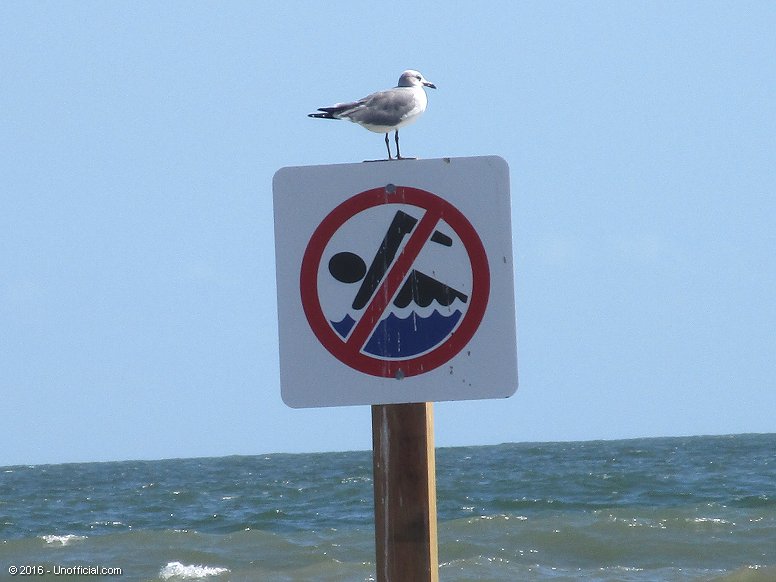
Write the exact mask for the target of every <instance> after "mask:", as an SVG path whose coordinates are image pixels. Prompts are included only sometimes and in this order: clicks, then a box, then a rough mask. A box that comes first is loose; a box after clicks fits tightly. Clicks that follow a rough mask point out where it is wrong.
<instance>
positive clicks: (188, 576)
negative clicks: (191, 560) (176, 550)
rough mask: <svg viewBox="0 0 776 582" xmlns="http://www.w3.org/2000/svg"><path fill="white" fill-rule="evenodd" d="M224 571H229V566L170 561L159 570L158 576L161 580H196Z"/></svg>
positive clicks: (217, 574)
mask: <svg viewBox="0 0 776 582" xmlns="http://www.w3.org/2000/svg"><path fill="white" fill-rule="evenodd" d="M226 572H229V568H218V567H216V566H203V565H198V566H196V565H189V566H187V565H185V564H181V563H180V562H170V563H169V564H167V565H166V566H165V567H164V568H162V569H161V570H159V578H161V579H162V580H170V579H171V578H176V579H178V580H198V579H200V578H207V577H208V576H219V575H221V574H224V573H226Z"/></svg>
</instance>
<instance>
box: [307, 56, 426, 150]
mask: <svg viewBox="0 0 776 582" xmlns="http://www.w3.org/2000/svg"><path fill="white" fill-rule="evenodd" d="M423 87H431V88H432V89H436V85H434V83H431V82H429V81H427V80H426V79H425V78H424V77H423V75H421V74H420V73H419V72H418V71H413V70H408V71H404V72H403V73H402V74H401V77H399V83H398V85H396V87H394V88H393V89H386V90H385V91H378V92H377V93H372V94H371V95H367V96H366V97H364V98H363V99H359V100H358V101H353V102H351V103H337V104H336V105H332V106H331V107H319V108H318V111H320V112H321V113H310V114H308V117H316V118H318V119H347V120H348V121H352V122H353V123H358V124H359V125H360V126H361V127H365V128H366V129H368V130H369V131H374V132H375V133H384V134H385V147H386V148H388V159H389V160H392V159H393V158H392V157H391V146H390V143H389V141H388V134H389V133H391V131H395V132H396V133H395V135H394V139H395V140H396V159H397V160H403V159H411V158H402V156H401V154H400V153H399V128H400V127H404V126H405V125H409V124H410V123H412V122H413V121H415V120H416V119H417V118H418V117H419V116H420V114H421V113H423V112H424V111H425V110H426V105H427V104H428V97H427V96H426V92H425V90H424V89H423Z"/></svg>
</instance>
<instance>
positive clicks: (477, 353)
mask: <svg viewBox="0 0 776 582" xmlns="http://www.w3.org/2000/svg"><path fill="white" fill-rule="evenodd" d="M273 194H274V212H275V253H276V266H277V292H278V319H279V339H280V383H281V394H282V397H283V400H284V401H285V402H286V403H287V404H288V405H289V406H292V407H297V408H305V407H323V406H346V405H359V404H361V405H366V404H369V405H371V406H372V443H373V459H374V494H375V542H376V570H377V580H378V581H380V582H407V581H420V582H436V581H437V580H438V578H439V574H438V568H439V566H438V557H437V525H436V475H435V461H434V435H433V410H432V404H431V403H432V402H435V401H444V400H472V399H483V398H507V397H509V396H511V395H512V394H514V392H515V390H516V389H517V345H516V333H515V308H514V288H513V277H514V266H513V263H512V233H511V223H510V218H511V207H510V206H511V204H510V194H509V169H508V167H507V164H506V162H505V161H504V160H503V159H501V158H499V157H496V156H482V157H474V158H442V159H435V160H417V161H404V162H377V163H372V164H342V165H332V166H306V167H296V168H283V169H281V170H279V171H278V172H277V173H276V174H275V177H274V179H273Z"/></svg>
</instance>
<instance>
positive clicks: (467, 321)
mask: <svg viewBox="0 0 776 582" xmlns="http://www.w3.org/2000/svg"><path fill="white" fill-rule="evenodd" d="M384 204H410V205H413V206H418V207H420V208H424V209H426V210H427V211H428V210H434V211H436V212H438V213H439V215H440V217H441V219H443V220H444V221H445V222H446V223H447V224H448V225H450V226H451V227H452V229H453V230H454V231H455V232H456V234H457V235H458V236H459V238H460V239H461V241H462V242H463V244H464V247H465V249H466V253H467V254H468V256H469V261H470V263H471V267H472V291H471V296H470V303H469V307H468V309H467V310H466V313H464V316H463V319H462V320H461V322H460V324H459V325H458V327H457V328H456V329H455V330H454V331H453V332H452V333H451V335H450V336H449V337H448V338H447V339H446V340H445V341H444V342H443V343H441V344H439V345H438V346H437V347H435V348H433V349H432V350H431V351H429V352H426V353H424V354H422V355H419V356H414V357H411V358H407V359H402V360H399V359H392V360H382V359H380V358H376V357H374V356H371V355H368V354H364V353H362V352H361V351H360V349H361V348H362V347H363V346H360V347H359V349H358V350H353V349H351V348H350V346H348V345H347V344H346V342H345V341H344V340H343V339H342V338H341V337H340V336H339V335H338V334H337V333H336V332H335V331H334V329H332V327H331V325H330V324H329V322H328V320H327V318H326V316H325V315H324V313H323V309H322V307H321V302H320V298H319V297H318V270H319V268H320V263H321V258H322V257H323V252H324V250H325V248H326V245H327V244H328V243H329V241H330V240H331V237H332V236H334V233H336V232H337V231H338V230H339V228H340V227H341V226H342V225H343V224H345V222H347V221H348V220H350V219H351V218H352V217H353V216H355V215H356V214H358V213H360V212H363V211H364V210H368V209H369V208H373V207H375V206H380V205H384ZM299 288H300V293H301V298H302V307H303V308H304V312H305V315H306V316H307V321H308V323H309V324H310V327H311V328H312V331H313V333H314V334H315V336H316V337H317V338H318V340H319V341H320V342H321V344H322V345H323V347H325V348H326V349H327V350H328V351H329V352H330V353H331V354H332V355H333V356H334V357H335V358H337V359H338V360H340V361H341V362H343V363H344V364H347V365H348V366H350V367H351V368H354V369H355V370H358V371H360V372H363V373H365V374H370V375H372V376H380V377H384V378H394V377H406V376H415V375H418V374H423V373H425V372H430V371H431V370H433V369H435V368H438V367H439V366H441V365H442V364H444V363H445V362H447V361H449V360H451V359H452V358H453V357H454V356H455V355H456V354H458V352H460V351H461V350H462V349H463V347H464V346H465V345H466V344H467V343H469V340H470V339H471V338H472V337H473V336H474V333H475V332H476V331H477V328H478V327H479V325H480V322H482V317H483V316H484V314H485V308H486V307H487V305H488V297H489V295H490V269H489V267H488V258H487V255H486V254H485V247H484V246H483V245H482V241H481V240H480V237H479V236H478V235H477V231H475V230H474V227H473V226H472V225H471V223H470V222H469V220H468V219H467V218H466V217H465V216H464V215H463V214H462V213H461V211H460V210H458V209H457V208H456V207H455V206H453V205H452V204H450V203H449V202H447V201H446V200H444V199H443V198H440V197H439V196H437V195H435V194H432V193H430V192H426V191H425V190H420V189H419V188H412V187H409V186H396V187H395V190H394V191H393V192H390V193H388V192H387V191H386V188H373V189H372V190H366V191H364V192H361V193H360V194H356V195H355V196H353V197H352V198H349V199H348V200H346V201H345V202H343V203H342V204H340V205H339V206H337V207H336V208H335V209H334V210H332V211H331V212H330V213H329V214H328V215H327V216H326V218H324V219H323V220H322V221H321V223H320V224H319V225H318V228H316V229H315V232H314V233H313V235H312V237H310V242H309V243H307V248H306V249H305V252H304V257H303V259H302V268H301V272H300V277H299Z"/></svg>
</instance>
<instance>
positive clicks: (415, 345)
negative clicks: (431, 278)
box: [330, 309, 461, 358]
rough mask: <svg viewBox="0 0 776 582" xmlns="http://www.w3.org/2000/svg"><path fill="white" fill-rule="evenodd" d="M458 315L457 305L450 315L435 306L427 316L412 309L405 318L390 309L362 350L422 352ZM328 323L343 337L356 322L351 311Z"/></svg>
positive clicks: (387, 354)
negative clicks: (351, 315) (338, 319)
mask: <svg viewBox="0 0 776 582" xmlns="http://www.w3.org/2000/svg"><path fill="white" fill-rule="evenodd" d="M460 319H461V311H460V310H459V309H456V310H455V311H454V312H453V313H451V314H450V315H442V314H441V313H439V311H437V310H436V309H435V310H434V311H433V312H431V315H429V316H427V317H421V316H420V315H418V314H417V313H415V312H414V311H413V312H412V313H410V315H408V316H407V317H405V318H404V319H402V318H400V317H397V316H396V315H394V314H393V313H391V314H389V315H388V317H386V318H385V319H383V320H382V321H381V322H380V323H379V324H377V327H376V328H375V330H374V332H372V336H371V337H370V338H369V341H368V342H367V343H366V345H365V346H364V352H366V353H367V354H371V355H373V356H378V357H381V358H409V357H412V356H416V355H418V354H422V353H423V352H426V351H428V350H430V349H431V348H434V347H436V346H437V345H438V344H439V343H441V342H442V341H443V340H444V339H445V338H447V336H448V335H450V332H452V331H453V329H455V326H456V325H457V324H458V321H459V320H460ZM330 323H331V325H332V326H333V327H334V329H335V331H336V332H337V333H338V334H339V335H340V336H342V339H345V338H346V337H347V335H348V333H350V330H351V329H352V328H353V326H354V325H355V323H356V322H355V320H354V319H353V318H352V317H350V315H345V317H343V318H342V320H341V321H339V322H334V321H332V322H330Z"/></svg>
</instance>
